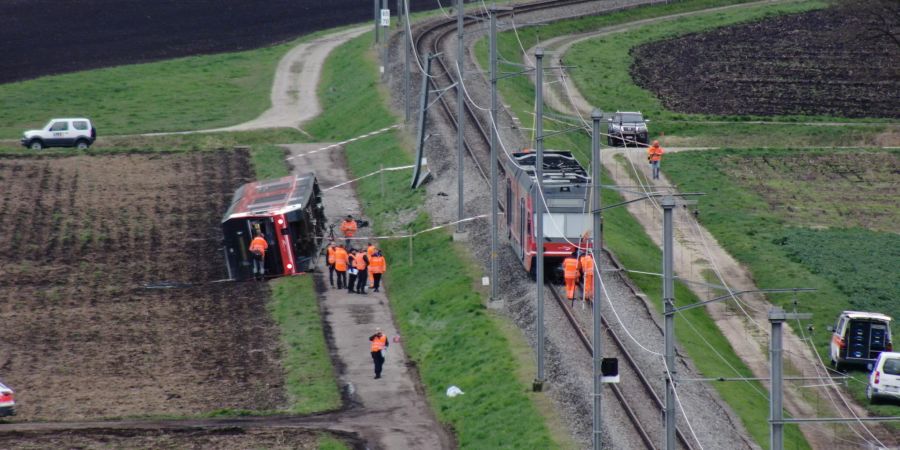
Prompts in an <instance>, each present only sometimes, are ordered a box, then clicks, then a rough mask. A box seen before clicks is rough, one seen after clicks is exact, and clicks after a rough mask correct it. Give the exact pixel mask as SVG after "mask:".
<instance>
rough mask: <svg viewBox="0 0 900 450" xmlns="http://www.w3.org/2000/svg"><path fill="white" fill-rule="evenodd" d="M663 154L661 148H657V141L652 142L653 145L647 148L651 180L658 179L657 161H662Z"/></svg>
mask: <svg viewBox="0 0 900 450" xmlns="http://www.w3.org/2000/svg"><path fill="white" fill-rule="evenodd" d="M663 153H665V150H663V148H662V147H660V146H659V141H653V145H651V146H649V147H647V161H649V162H650V171H651V172H652V173H653V179H654V180H658V179H659V161H660V160H661V159H662V155H663Z"/></svg>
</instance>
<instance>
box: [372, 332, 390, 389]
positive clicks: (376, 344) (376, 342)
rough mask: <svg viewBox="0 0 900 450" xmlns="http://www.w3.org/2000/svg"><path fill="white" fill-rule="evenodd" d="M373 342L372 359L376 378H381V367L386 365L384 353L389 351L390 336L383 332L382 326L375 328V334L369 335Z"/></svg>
mask: <svg viewBox="0 0 900 450" xmlns="http://www.w3.org/2000/svg"><path fill="white" fill-rule="evenodd" d="M369 342H371V344H372V346H371V353H372V361H373V362H374V363H375V379H376V380H377V379H379V378H381V368H382V367H384V355H385V353H387V348H388V345H390V344H389V343H388V338H387V336H386V335H385V334H384V333H382V332H381V328H376V329H375V334H373V335H372V336H370V337H369Z"/></svg>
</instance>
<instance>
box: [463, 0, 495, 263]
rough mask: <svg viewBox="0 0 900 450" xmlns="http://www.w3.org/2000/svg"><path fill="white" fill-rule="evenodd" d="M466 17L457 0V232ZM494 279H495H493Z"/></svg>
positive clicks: (464, 105) (464, 104)
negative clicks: (464, 21) (464, 23)
mask: <svg viewBox="0 0 900 450" xmlns="http://www.w3.org/2000/svg"><path fill="white" fill-rule="evenodd" d="M464 18H465V9H464V8H463V0H456V67H457V70H458V73H457V75H458V77H459V78H458V79H457V80H456V83H457V85H456V198H457V220H458V222H457V224H456V232H457V233H462V232H463V229H464V227H463V222H462V220H463V219H464V218H465V217H466V216H465V212H464V211H463V210H464V209H465V207H464V203H465V202H464V200H465V199H464V198H463V196H464V194H463V151H465V149H464V148H463V147H465V145H466V138H465V135H464V134H463V125H464V123H465V121H464V120H465V119H464V114H465V107H466V94H465V92H464V91H463V77H464V75H463V74H464V73H465V69H464V67H465V61H464V58H465V55H466V52H465V49H466V47H465V45H464V43H463V20H464ZM492 281H493V280H492Z"/></svg>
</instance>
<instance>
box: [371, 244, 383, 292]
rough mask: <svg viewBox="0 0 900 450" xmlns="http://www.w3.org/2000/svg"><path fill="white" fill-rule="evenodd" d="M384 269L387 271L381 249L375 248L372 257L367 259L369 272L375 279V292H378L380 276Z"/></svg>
mask: <svg viewBox="0 0 900 450" xmlns="http://www.w3.org/2000/svg"><path fill="white" fill-rule="evenodd" d="M385 271H387V261H385V260H384V255H382V254H381V250H376V251H375V254H374V255H372V258H371V259H369V273H371V274H372V277H373V278H374V280H375V284H374V285H373V287H374V290H375V292H378V288H379V287H380V286H381V277H382V276H383V275H384V272H385Z"/></svg>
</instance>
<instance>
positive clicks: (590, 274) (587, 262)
mask: <svg viewBox="0 0 900 450" xmlns="http://www.w3.org/2000/svg"><path fill="white" fill-rule="evenodd" d="M578 264H579V266H580V267H581V273H582V276H583V278H582V280H583V282H584V284H583V285H582V286H581V288H582V290H584V299H585V300H587V301H589V302H592V301H594V257H593V256H591V255H589V254H587V253H585V254H584V256H582V257H581V259H580V260H579V261H578Z"/></svg>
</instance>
